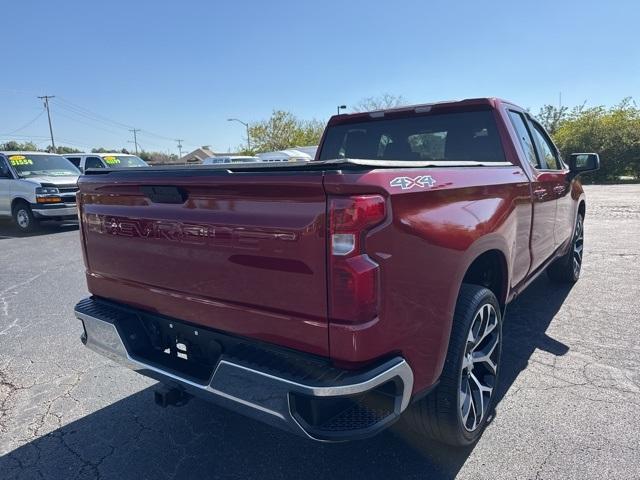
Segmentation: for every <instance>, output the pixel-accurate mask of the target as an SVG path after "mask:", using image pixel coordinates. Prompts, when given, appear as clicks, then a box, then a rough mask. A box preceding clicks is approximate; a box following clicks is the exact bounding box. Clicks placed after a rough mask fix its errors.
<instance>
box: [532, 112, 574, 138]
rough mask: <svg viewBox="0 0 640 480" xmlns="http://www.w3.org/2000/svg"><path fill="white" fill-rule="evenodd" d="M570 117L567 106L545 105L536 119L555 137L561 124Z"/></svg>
mask: <svg viewBox="0 0 640 480" xmlns="http://www.w3.org/2000/svg"><path fill="white" fill-rule="evenodd" d="M568 115H569V107H567V106H564V105H561V106H559V107H556V106H554V105H543V106H542V108H540V112H538V115H536V119H537V120H538V121H539V122H540V124H541V125H542V126H543V127H544V128H545V130H546V131H547V132H549V134H550V135H553V134H554V133H556V131H557V130H558V127H559V126H560V123H562V121H563V120H566V119H567V117H568Z"/></svg>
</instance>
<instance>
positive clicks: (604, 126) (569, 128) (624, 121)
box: [553, 98, 640, 182]
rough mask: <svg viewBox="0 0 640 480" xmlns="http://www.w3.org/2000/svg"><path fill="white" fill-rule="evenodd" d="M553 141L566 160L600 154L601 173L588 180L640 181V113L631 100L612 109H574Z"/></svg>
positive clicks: (592, 175)
mask: <svg viewBox="0 0 640 480" xmlns="http://www.w3.org/2000/svg"><path fill="white" fill-rule="evenodd" d="M553 138H554V141H555V142H556V144H557V145H558V147H559V148H560V150H561V151H562V152H563V153H564V154H565V156H566V155H568V154H570V153H573V152H576V153H577V152H596V153H599V154H600V162H601V165H600V170H599V171H597V172H595V173H594V174H591V175H589V176H588V177H585V180H587V179H589V180H592V181H597V182H598V181H601V182H616V181H619V177H620V176H622V175H628V176H633V177H635V178H640V109H639V108H638V107H637V106H636V105H635V103H634V102H633V101H632V100H631V99H630V98H625V99H624V100H623V101H622V102H620V103H619V104H618V105H616V106H614V107H611V108H606V107H604V106H596V107H591V108H584V107H577V108H575V109H573V111H572V112H571V113H570V114H569V115H568V117H567V119H565V120H563V121H562V122H561V123H560V125H559V126H558V129H557V130H556V132H555V134H554V136H553Z"/></svg>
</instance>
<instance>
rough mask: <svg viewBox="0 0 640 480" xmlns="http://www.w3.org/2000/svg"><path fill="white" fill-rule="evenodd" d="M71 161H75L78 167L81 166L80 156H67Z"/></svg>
mask: <svg viewBox="0 0 640 480" xmlns="http://www.w3.org/2000/svg"><path fill="white" fill-rule="evenodd" d="M67 160H69V161H70V162H71V163H73V164H74V165H75V166H76V167H80V157H67Z"/></svg>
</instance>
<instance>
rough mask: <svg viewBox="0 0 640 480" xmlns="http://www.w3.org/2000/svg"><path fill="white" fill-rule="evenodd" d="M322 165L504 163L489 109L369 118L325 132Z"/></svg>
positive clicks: (321, 155)
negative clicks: (362, 161)
mask: <svg viewBox="0 0 640 480" xmlns="http://www.w3.org/2000/svg"><path fill="white" fill-rule="evenodd" d="M319 158H320V160H331V159H334V158H352V159H367V160H402V161H411V160H414V161H452V162H455V161H472V162H473V161H475V162H504V161H505V156H504V151H503V149H502V142H501V141H500V137H499V135H498V129H497V126H496V121H495V117H494V114H493V111H491V110H478V111H469V112H452V113H431V114H427V115H422V116H412V117H406V118H394V119H384V118H383V119H379V120H378V119H372V120H370V121H365V122H354V123H347V124H342V125H335V126H332V127H329V128H328V130H327V134H326V138H325V141H324V144H323V146H322V151H321V152H320V157H319Z"/></svg>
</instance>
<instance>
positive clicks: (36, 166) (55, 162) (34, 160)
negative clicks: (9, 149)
mask: <svg viewBox="0 0 640 480" xmlns="http://www.w3.org/2000/svg"><path fill="white" fill-rule="evenodd" d="M9 164H10V165H11V166H12V167H13V169H14V170H15V171H16V173H17V174H18V176H19V177H21V178H27V177H36V176H40V175H47V176H69V175H80V171H79V170H78V169H77V168H76V167H75V166H74V165H73V164H72V163H71V162H70V161H69V160H67V159H66V158H64V157H60V156H58V155H46V154H45V155H41V154H28V153H25V154H22V155H10V156H9Z"/></svg>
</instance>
